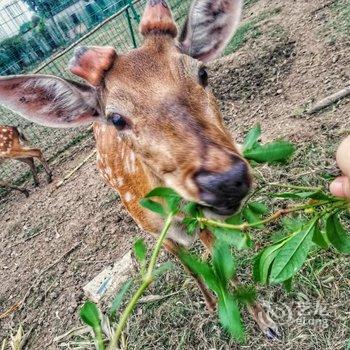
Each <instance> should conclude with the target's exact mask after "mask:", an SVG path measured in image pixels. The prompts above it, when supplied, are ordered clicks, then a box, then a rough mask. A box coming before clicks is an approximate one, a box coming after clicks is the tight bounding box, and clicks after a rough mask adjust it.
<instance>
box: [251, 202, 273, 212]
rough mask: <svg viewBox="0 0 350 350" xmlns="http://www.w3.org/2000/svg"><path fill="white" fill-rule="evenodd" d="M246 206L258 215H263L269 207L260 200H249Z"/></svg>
mask: <svg viewBox="0 0 350 350" xmlns="http://www.w3.org/2000/svg"><path fill="white" fill-rule="evenodd" d="M248 206H249V208H250V209H251V210H253V211H254V212H255V213H257V214H260V215H265V214H266V213H268V211H269V208H268V207H267V206H266V205H265V204H264V203H260V202H250V203H249V204H248Z"/></svg>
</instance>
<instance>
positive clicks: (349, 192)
mask: <svg viewBox="0 0 350 350" xmlns="http://www.w3.org/2000/svg"><path fill="white" fill-rule="evenodd" d="M329 190H330V191H331V193H332V194H333V195H334V196H336V197H347V198H350V180H349V178H348V177H346V176H340V177H338V178H336V179H335V180H334V181H333V182H332V183H331V184H330V186H329Z"/></svg>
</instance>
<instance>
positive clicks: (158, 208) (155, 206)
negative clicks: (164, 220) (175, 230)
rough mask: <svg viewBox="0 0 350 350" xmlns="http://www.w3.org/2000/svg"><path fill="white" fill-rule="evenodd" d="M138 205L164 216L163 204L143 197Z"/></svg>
mask: <svg viewBox="0 0 350 350" xmlns="http://www.w3.org/2000/svg"><path fill="white" fill-rule="evenodd" d="M140 205H141V206H143V207H144V208H146V209H149V210H151V211H153V212H154V213H157V214H160V215H161V216H163V217H165V216H166V213H165V210H164V208H163V206H162V205H161V204H160V203H158V202H155V201H152V199H148V198H143V199H141V200H140Z"/></svg>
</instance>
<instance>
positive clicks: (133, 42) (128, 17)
mask: <svg viewBox="0 0 350 350" xmlns="http://www.w3.org/2000/svg"><path fill="white" fill-rule="evenodd" d="M129 7H130V5H128V7H127V8H126V9H125V15H126V19H127V20H128V25H129V30H130V34H131V40H132V44H133V45H134V48H135V49H136V48H137V43H136V38H135V33H134V28H133V26H132V23H131V18H130V13H129Z"/></svg>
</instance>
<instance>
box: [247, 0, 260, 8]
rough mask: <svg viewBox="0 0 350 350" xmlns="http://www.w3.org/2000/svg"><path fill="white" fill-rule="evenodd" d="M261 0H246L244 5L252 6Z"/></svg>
mask: <svg viewBox="0 0 350 350" xmlns="http://www.w3.org/2000/svg"><path fill="white" fill-rule="evenodd" d="M258 1H259V0H246V1H244V6H245V7H250V6H253V5H254V4H256V3H257V2H258Z"/></svg>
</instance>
